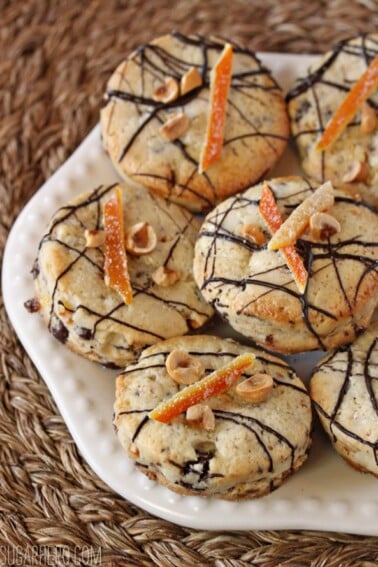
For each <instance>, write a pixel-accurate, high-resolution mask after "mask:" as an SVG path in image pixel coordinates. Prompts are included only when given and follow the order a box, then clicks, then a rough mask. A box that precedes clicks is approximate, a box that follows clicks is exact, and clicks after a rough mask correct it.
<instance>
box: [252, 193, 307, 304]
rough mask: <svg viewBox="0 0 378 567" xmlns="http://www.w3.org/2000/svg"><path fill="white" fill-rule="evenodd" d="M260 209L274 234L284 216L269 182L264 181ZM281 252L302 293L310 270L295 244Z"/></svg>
mask: <svg viewBox="0 0 378 567" xmlns="http://www.w3.org/2000/svg"><path fill="white" fill-rule="evenodd" d="M259 211H260V214H261V216H262V217H263V219H264V221H265V222H266V224H267V225H268V228H269V230H270V232H271V233H272V234H274V233H275V232H276V231H277V230H278V229H279V228H280V226H281V225H282V216H281V212H280V210H279V208H278V207H277V203H276V200H275V198H274V195H273V193H272V191H271V189H270V187H269V185H268V184H267V183H264V185H263V190H262V195H261V199H260V204H259ZM280 252H281V254H282V256H283V258H284V260H285V262H286V264H287V266H288V268H289V270H290V271H291V273H292V274H293V277H294V281H295V283H296V286H297V288H298V290H299V291H300V293H303V292H304V290H305V289H306V285H307V280H308V272H307V270H306V268H305V267H304V264H303V261H302V258H301V257H300V256H299V254H298V252H297V251H296V249H295V247H294V245H293V244H290V245H289V246H284V247H283V248H280Z"/></svg>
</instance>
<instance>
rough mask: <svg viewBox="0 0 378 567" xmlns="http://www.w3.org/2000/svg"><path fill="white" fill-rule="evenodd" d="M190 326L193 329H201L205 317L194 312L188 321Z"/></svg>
mask: <svg viewBox="0 0 378 567" xmlns="http://www.w3.org/2000/svg"><path fill="white" fill-rule="evenodd" d="M188 325H189V327H190V328H191V329H199V328H200V327H201V326H202V325H203V317H200V316H199V315H198V313H194V311H192V313H191V316H190V318H189V319H188Z"/></svg>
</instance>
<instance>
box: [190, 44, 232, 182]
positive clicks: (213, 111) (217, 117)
mask: <svg viewBox="0 0 378 567" xmlns="http://www.w3.org/2000/svg"><path fill="white" fill-rule="evenodd" d="M232 60H233V50H232V45H230V44H229V43H226V45H225V47H224V49H223V51H222V53H221V55H220V57H219V59H218V61H217V62H216V64H215V66H214V68H213V69H212V71H211V80H210V112H209V116H208V120H207V127H206V136H205V140H204V143H203V146H202V151H201V156H200V162H199V165H198V171H199V173H203V172H204V171H205V170H206V169H208V167H210V166H211V165H212V164H213V163H214V162H216V161H217V160H218V159H219V157H220V155H221V153H222V148H223V140H224V125H225V121H226V107H227V97H228V91H229V90H230V84H231V77H232Z"/></svg>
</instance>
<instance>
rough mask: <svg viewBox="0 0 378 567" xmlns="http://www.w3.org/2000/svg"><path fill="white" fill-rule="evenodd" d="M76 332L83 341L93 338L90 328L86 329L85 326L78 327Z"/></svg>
mask: <svg viewBox="0 0 378 567" xmlns="http://www.w3.org/2000/svg"><path fill="white" fill-rule="evenodd" d="M77 334H78V336H79V337H80V338H81V339H84V340H85V341H89V340H90V339H93V331H92V329H87V328H86V327H78V328H77Z"/></svg>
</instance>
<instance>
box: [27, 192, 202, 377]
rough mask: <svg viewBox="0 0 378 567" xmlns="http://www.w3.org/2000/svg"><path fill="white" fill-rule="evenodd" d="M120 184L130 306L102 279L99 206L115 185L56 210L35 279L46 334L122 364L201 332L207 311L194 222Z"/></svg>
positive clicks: (101, 213)
mask: <svg viewBox="0 0 378 567" xmlns="http://www.w3.org/2000/svg"><path fill="white" fill-rule="evenodd" d="M118 187H120V189H121V195H122V197H123V198H122V207H123V216H124V229H125V233H126V235H129V236H128V238H127V241H128V245H127V246H128V249H129V250H130V253H128V254H127V258H128V260H127V261H128V271H129V276H130V280H131V286H132V290H133V300H132V303H131V304H130V305H126V303H125V302H124V301H123V299H122V297H121V295H120V294H119V293H118V292H117V291H116V290H115V289H114V288H113V287H110V286H108V285H106V283H105V277H104V242H105V237H106V231H105V230H104V205H105V204H106V203H107V202H108V201H109V199H110V197H111V196H112V195H113V194H114V192H115V191H116V189H117V185H109V186H104V185H102V186H100V187H99V188H97V189H96V190H94V191H93V192H92V193H87V194H84V195H81V196H79V197H78V198H77V199H76V200H74V201H72V202H71V203H69V204H68V205H66V206H64V207H62V208H61V209H59V210H58V212H57V213H56V214H55V215H54V216H53V218H52V220H51V222H50V225H49V227H48V229H47V232H46V234H45V235H44V236H43V238H42V240H41V243H40V246H39V251H38V256H37V259H36V262H35V264H34V267H33V275H34V278H35V289H36V299H37V303H38V307H39V311H40V312H41V313H42V315H43V318H44V320H45V321H46V323H47V325H48V328H49V330H50V331H51V333H52V334H53V335H54V336H55V337H56V338H57V339H59V340H60V341H61V342H62V343H64V344H65V345H67V346H68V347H69V348H70V349H72V350H73V351H75V352H77V353H79V354H82V355H83V356H86V357H87V358H90V359H92V360H95V361H97V362H100V363H101V364H105V365H108V366H115V367H124V366H125V365H126V364H127V363H129V362H130V361H133V360H135V358H136V357H137V355H138V354H139V353H140V351H141V350H142V349H143V348H144V347H146V346H147V345H150V344H153V343H155V342H157V341H160V340H162V339H165V338H169V337H172V336H178V335H181V334H184V333H186V332H188V331H189V330H190V329H192V328H198V327H200V326H201V325H202V324H204V323H205V322H206V321H207V320H208V318H209V317H210V316H211V315H212V308H211V307H210V306H209V305H207V304H206V303H205V301H204V300H203V299H202V297H201V295H200V294H199V293H198V290H197V288H196V285H195V282H194V280H193V276H192V260H193V249H194V242H195V238H196V236H197V233H198V229H199V224H198V221H197V220H196V219H195V218H193V216H192V215H191V214H190V213H189V212H188V211H187V210H185V209H183V208H180V207H178V206H177V205H175V204H173V203H167V202H166V201H164V200H163V199H160V198H159V197H156V196H154V195H151V194H150V193H149V191H148V190H147V189H144V188H139V189H136V188H134V187H128V186H127V185H120V186H118ZM135 229H137V230H136V231H135ZM134 233H135V234H134ZM133 234H134V236H133Z"/></svg>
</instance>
